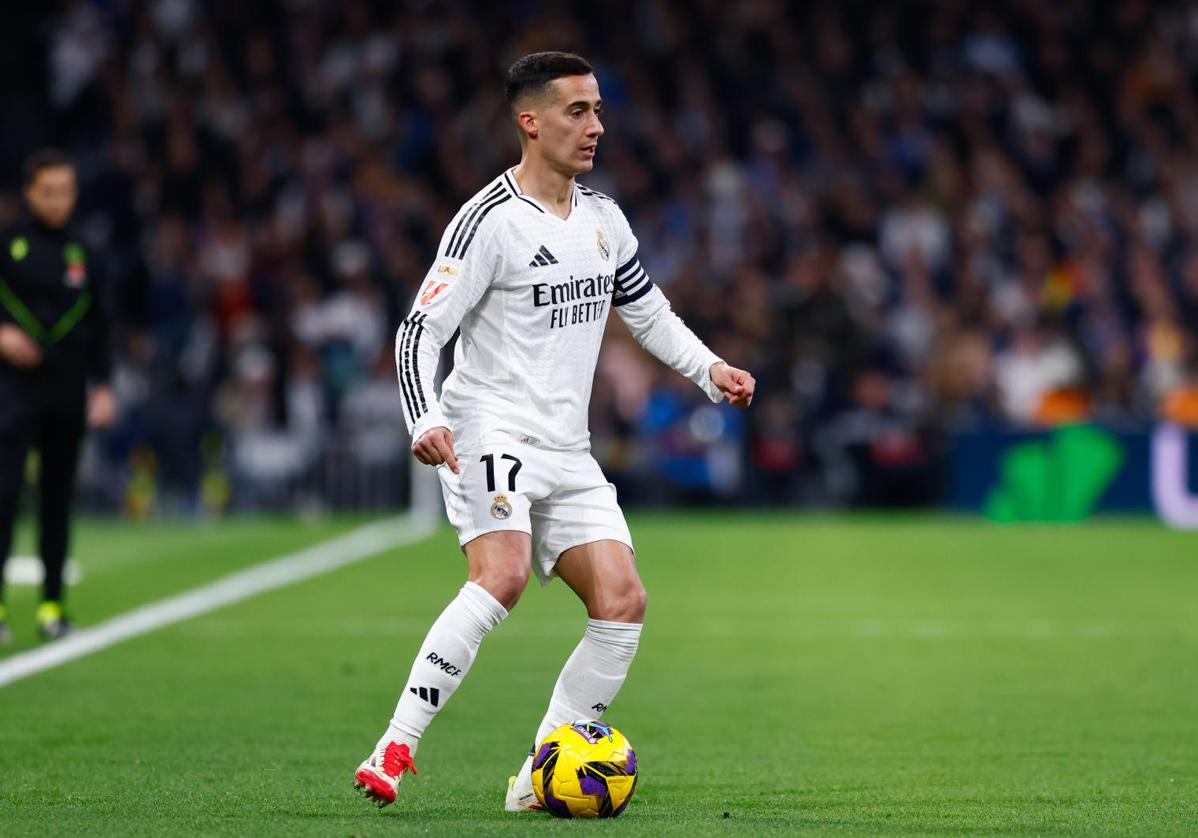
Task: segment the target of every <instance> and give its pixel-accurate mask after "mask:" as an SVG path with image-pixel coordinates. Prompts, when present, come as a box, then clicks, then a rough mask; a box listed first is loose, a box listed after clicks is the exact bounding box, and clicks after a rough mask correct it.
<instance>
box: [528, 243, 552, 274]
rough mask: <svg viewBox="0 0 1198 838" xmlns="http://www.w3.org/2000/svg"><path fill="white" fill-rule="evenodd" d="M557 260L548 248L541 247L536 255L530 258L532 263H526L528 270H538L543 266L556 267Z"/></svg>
mask: <svg viewBox="0 0 1198 838" xmlns="http://www.w3.org/2000/svg"><path fill="white" fill-rule="evenodd" d="M556 264H557V259H556V258H554V255H553V254H552V253H550V252H549V248H547V247H545V245H541V249H540V250H538V251H537V255H536V256H534V257H532V261H531V262H529V263H528V267H530V268H540V267H544V266H545V265H556Z"/></svg>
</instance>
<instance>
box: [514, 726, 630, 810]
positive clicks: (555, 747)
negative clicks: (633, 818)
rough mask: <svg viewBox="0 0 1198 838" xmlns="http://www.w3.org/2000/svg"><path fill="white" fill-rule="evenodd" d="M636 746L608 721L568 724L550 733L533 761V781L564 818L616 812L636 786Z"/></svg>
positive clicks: (546, 804)
mask: <svg viewBox="0 0 1198 838" xmlns="http://www.w3.org/2000/svg"><path fill="white" fill-rule="evenodd" d="M636 772H637V764H636V752H635V751H633V750H632V745H631V744H630V743H629V741H628V739H627V738H625V736H624V734H622V733H620V731H618V730H616V729H615V728H614V727H612V726H611V725H609V724H605V723H603V722H599V721H582V722H571V723H570V724H564V725H562V726H561V727H559V728H558V729H557V730H555V731H553V732H552V733H550V734H549V735H548V736H546V737H545V740H544V741H543V742H541V744H540V745H539V746H538V747H537V755H536V757H535V758H534V759H533V762H532V787H533V790H534V791H535V792H536V794H537V799H538V800H540V801H541V805H542V806H544V807H545V808H546V809H548V810H549V811H550V812H551V813H553V814H554V815H556V816H557V817H559V818H614V817H616V816H617V815H619V814H620V813H621V812H623V811H624V810H625V809H626V808H628V803H629V801H631V800H632V793H633V792H634V791H635V790H636Z"/></svg>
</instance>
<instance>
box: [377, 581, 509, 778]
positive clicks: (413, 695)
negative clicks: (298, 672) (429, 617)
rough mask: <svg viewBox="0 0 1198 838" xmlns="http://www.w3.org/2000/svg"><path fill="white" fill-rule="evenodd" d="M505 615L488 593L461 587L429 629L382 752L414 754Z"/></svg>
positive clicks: (469, 585)
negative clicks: (390, 747) (390, 748)
mask: <svg viewBox="0 0 1198 838" xmlns="http://www.w3.org/2000/svg"><path fill="white" fill-rule="evenodd" d="M506 616H507V609H506V608H504V607H503V606H502V605H500V604H499V602H498V601H497V600H496V599H495V597H493V596H491V594H490V593H488V592H487V590H486V589H485V588H483V587H482V586H480V585H476V584H474V583H473V582H467V583H466V584H465V585H463V586H462V590H461V591H459V592H458V595H457V597H455V598H454V600H453V602H451V603H449V605H447V606H446V607H445V610H444V611H442V612H441V616H440V617H438V618H437V621H436V622H435V623H433V626H432V628H430V629H429V630H428V636H427V637H425V638H424V645H422V646H421V647H420V652H419V653H418V654H417V655H416V661H415V662H414V663H413V664H412V672H411V674H410V675H408V683H407V686H406V687H405V688H404V691H403V693H402V694H401V695H400V697H399V703H398V704H396V705H395V715H394V716H392V717H391V724H389V725H388V726H387V732H386V733H385V734H384V735H383V738H382V739H381V740H379V746H380V747H381V746H384V745H386V744H387V743H388V742H400V743H403V744H406V745H407V746H408V748H409V750H411V752H412V753H413V754H415V753H416V746H417V745H418V744H419V743H420V737H421V736H423V735H424V731H425V729H426V728H427V727H428V725H429V722H431V721H432V720H433V717H434V716H436V715H437V712H438V711H439V710H440V709H441V708H442V707H444V706H445V702H446V701H448V700H449V697H450V696H451V695H453V692H454V690H456V689H457V688H458V685H459V684H461V683H462V679H463V678H465V677H466V673H467V672H468V671H469V670H470V664H472V663H473V662H474V656H475V655H476V654H478V647H479V645H481V644H482V642H483V638H484V637H485V636H486V634H487V632H489V631H490V630H491V629H493V628H495V627H496V626H497V625H499V624H500V623H501V622H503V618H504V617H506Z"/></svg>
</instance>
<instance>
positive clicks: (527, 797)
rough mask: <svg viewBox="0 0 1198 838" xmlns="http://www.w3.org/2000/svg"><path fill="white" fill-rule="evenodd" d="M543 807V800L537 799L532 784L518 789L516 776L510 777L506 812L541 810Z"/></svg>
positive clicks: (505, 803) (504, 805)
mask: <svg viewBox="0 0 1198 838" xmlns="http://www.w3.org/2000/svg"><path fill="white" fill-rule="evenodd" d="M543 808H544V807H543V806H541V801H539V800H537V794H536V792H534V791H533V790H532V785H531V784H530V785H529V786H528V789H527V790H525V789H521V790H520V791H517V790H516V778H515V777H508V780H507V800H505V801H504V804H503V810H504V811H505V812H539V811H541V809H543Z"/></svg>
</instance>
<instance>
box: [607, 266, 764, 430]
mask: <svg viewBox="0 0 1198 838" xmlns="http://www.w3.org/2000/svg"><path fill="white" fill-rule="evenodd" d="M612 306H614V307H615V309H616V312H617V313H618V314H619V315H620V319H621V320H623V321H624V325H626V326H627V327H628V330H629V331H630V332H632V335H633V337H635V338H636V339H637V341H638V342H640V344H641V346H643V347H645V349H647V350H649V352H650V353H652V355H653V356H654V357H655V358H657V359H658V360H659V361H661V362H662V363H663V364H665V365H667V366H669V367H671V368H673V369H675V370H677V371H678V372H680V373H682V375H684V376H686V377H687V378H689V379H690V380H691V381H693V382H694V383H695V384H697V385H699V387H700V388H702V390H703V392H705V393H706V394H707V397H708V398H709V399H711V400H712V401H713V402H718V401H720V400H721V399H723V398H724V397H727V398H728V403H729V404H731V405H734V406H736V407H742V408H743V407H748V406H749V405H750V404H751V403H752V401H753V392H754V390H755V389H756V387H757V382H756V380H755V379H754V378H753V376H752V375H750V374H749V373H748V372H747V371H745V370H742V369H738V368H736V367H733V366H731V365H729V364H727V363H725V362H724V360H723V359H722V358H720V357H719V356H718V355H716V354H715V353H714V352H712V351H711V350H710V349H708V348H707V345H706V344H704V343H703V341H702V340H700V339H699V337H698V336H697V335H696V334H695V333H694V332H692V331H691V330H690V328H689V327H688V326H687V325H686V323H684V322H683V321H682V318H681V317H679V316H678V315H677V314H675V313H674V310H673V309H672V308H670V301H669V300H667V299H666V295H665V294H663V293H662V292H661V289H660V288H658V287H657V286H655V285H654V284H653V282H652V280H650V279H649V275H648V274H647V273H646V272H645V269H644V268H642V267H641V264H640V260H639V258H638V257H637V255H636V253H635V252H634V253H633V255H632V256H631V257H629V258H628V259H626V260H625V261H624V262H623V263H622V264H621V265H620V267H619V268H617V270H616V290H615V294H614V296H613V298H612Z"/></svg>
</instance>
